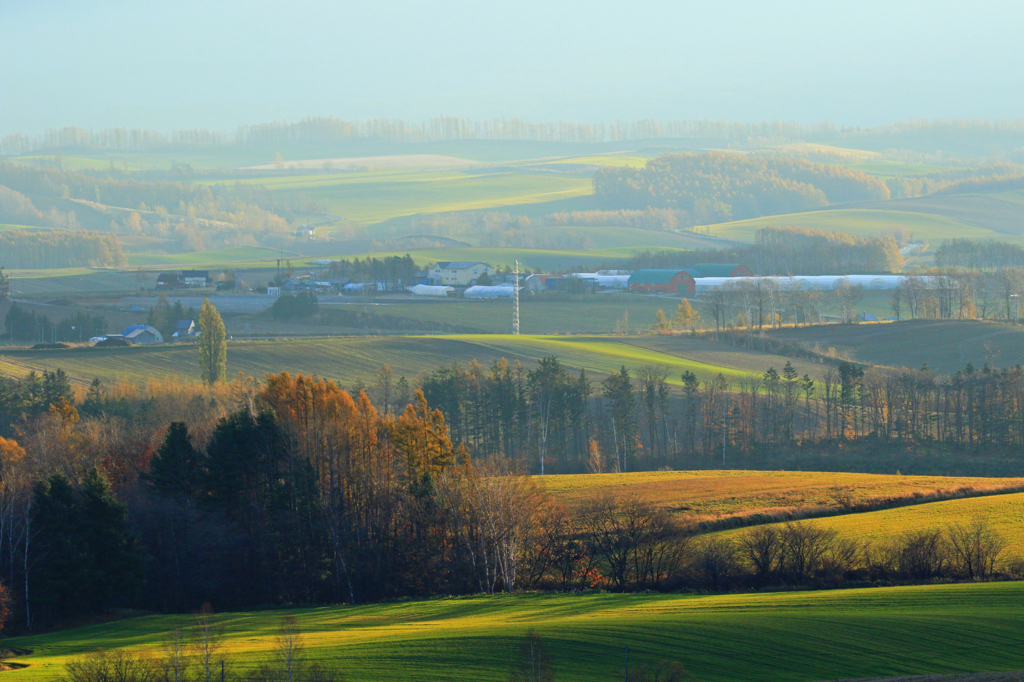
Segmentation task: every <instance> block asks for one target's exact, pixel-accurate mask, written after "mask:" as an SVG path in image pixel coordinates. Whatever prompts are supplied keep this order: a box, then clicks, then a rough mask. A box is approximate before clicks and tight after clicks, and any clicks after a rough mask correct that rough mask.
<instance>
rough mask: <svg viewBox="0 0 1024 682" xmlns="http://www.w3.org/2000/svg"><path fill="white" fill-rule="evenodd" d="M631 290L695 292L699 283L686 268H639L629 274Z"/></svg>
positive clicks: (666, 292) (665, 292)
mask: <svg viewBox="0 0 1024 682" xmlns="http://www.w3.org/2000/svg"><path fill="white" fill-rule="evenodd" d="M628 287H629V290H630V291H632V292H634V293H663V294H684V295H686V294H693V293H694V292H696V290H697V283H696V282H694V279H693V275H691V274H690V273H689V272H687V271H686V270H663V269H648V270H637V271H636V272H634V273H633V274H632V275H630V276H629V282H628Z"/></svg>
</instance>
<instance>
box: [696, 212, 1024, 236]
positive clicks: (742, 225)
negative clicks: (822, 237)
mask: <svg viewBox="0 0 1024 682" xmlns="http://www.w3.org/2000/svg"><path fill="white" fill-rule="evenodd" d="M882 205H884V204H882ZM770 226H776V227H783V226H786V227H788V226H795V227H806V228H810V229H815V230H825V231H826V232H846V233H849V234H854V235H857V236H858V237H880V236H883V235H885V234H886V233H887V232H888V231H890V230H893V229H897V228H904V229H906V230H908V231H909V232H910V233H911V234H912V235H913V237H914V239H924V240H927V241H930V242H932V243H933V244H936V245H937V244H938V242H941V241H942V240H943V239H953V238H957V237H960V238H967V239H996V238H1001V239H1003V238H1006V236H1005V235H1002V234H1000V233H998V232H996V231H994V230H991V229H987V228H984V227H974V226H972V225H969V224H967V223H964V222H960V221H958V220H954V219H951V218H947V217H945V216H942V215H931V214H925V213H915V212H911V211H896V210H881V209H858V208H843V209H833V210H825V211H809V212H807V213H787V214H785V215H775V216H766V217H764V218H753V219H750V220H737V221H734V222H731V223H719V224H717V225H709V226H708V227H707V228H706V229H707V231H708V233H709V234H711V235H714V236H716V237H725V238H727V239H738V240H742V241H753V239H754V234H755V233H756V232H757V230H758V229H760V228H762V227H770ZM700 229H701V231H703V230H704V229H705V228H700ZM1013 241H1019V240H1016V239H1014V240H1013Z"/></svg>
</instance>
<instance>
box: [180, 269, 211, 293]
mask: <svg viewBox="0 0 1024 682" xmlns="http://www.w3.org/2000/svg"><path fill="white" fill-rule="evenodd" d="M181 279H182V281H183V282H184V283H185V286H186V287H188V288H189V289H202V288H203V287H205V286H209V284H210V272H209V271H208V270H182V271H181Z"/></svg>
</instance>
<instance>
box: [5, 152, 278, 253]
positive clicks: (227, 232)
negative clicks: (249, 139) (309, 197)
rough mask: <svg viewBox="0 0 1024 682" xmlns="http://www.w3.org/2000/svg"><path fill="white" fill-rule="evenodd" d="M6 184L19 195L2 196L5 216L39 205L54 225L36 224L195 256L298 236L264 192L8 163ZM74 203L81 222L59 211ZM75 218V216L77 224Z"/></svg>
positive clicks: (268, 195) (46, 219) (244, 188)
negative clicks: (168, 245) (140, 238)
mask: <svg viewBox="0 0 1024 682" xmlns="http://www.w3.org/2000/svg"><path fill="white" fill-rule="evenodd" d="M0 185H3V186H5V187H6V188H9V190H11V191H9V192H7V193H6V196H8V198H7V199H5V198H4V197H5V194H4V191H3V190H0V211H2V210H3V209H2V207H3V206H4V205H6V204H10V205H15V204H16V203H17V204H18V206H20V207H18V208H17V210H18V211H20V212H22V213H23V212H25V211H27V210H29V208H28V207H32V202H33V201H34V202H36V203H38V204H39V205H43V203H44V202H46V203H48V204H50V205H51V208H50V209H49V210H48V211H47V212H46V213H44V214H43V220H44V221H48V222H44V223H31V224H50V223H53V222H54V221H55V220H57V221H58V222H59V219H60V216H61V215H65V217H64V218H63V219H62V220H63V221H64V222H63V223H62V224H61V225H60V226H66V227H74V226H77V224H78V222H80V221H85V222H86V223H87V226H89V227H94V228H98V229H102V230H104V231H111V232H114V233H117V234H127V235H140V234H141V235H146V236H151V237H160V238H164V239H175V238H176V239H178V240H179V241H180V242H181V243H182V246H183V247H184V248H192V249H201V248H203V247H204V246H205V247H206V248H217V247H220V246H226V245H227V246H237V245H252V244H255V243H256V240H264V241H266V240H271V241H273V240H274V239H280V238H281V237H282V236H286V235H287V236H290V235H291V228H290V227H289V225H288V222H287V221H286V220H285V219H284V218H282V217H280V216H279V215H277V213H275V212H274V211H275V210H278V208H279V207H277V206H275V204H274V202H273V199H272V197H271V195H270V193H269V192H267V191H265V190H262V191H261V189H260V188H252V187H246V186H241V185H239V186H237V187H234V188H232V187H228V188H212V187H209V186H200V185H193V184H191V183H188V182H184V181H183V182H167V181H154V182H148V181H141V180H135V179H132V178H123V179H122V178H114V177H102V176H97V175H90V174H88V173H75V172H65V171H59V170H54V169H36V168H28V167H26V166H21V165H17V164H12V163H4V162H0ZM12 192H13V193H14V194H16V195H18V196H20V197H21V198H22V199H24V200H25V201H28V207H26V206H25V205H24V202H23V201H20V200H19V201H17V202H15V199H17V197H11V196H10V195H11V194H12ZM29 197H31V199H32V200H31V201H29ZM69 202H71V203H72V205H74V206H75V207H76V208H77V209H78V211H77V212H78V214H80V215H79V216H77V217H75V214H74V212H71V213H70V214H64V213H62V212H61V211H59V210H58V209H57V208H54V207H56V206H58V205H59V206H65V205H67V204H68V203H69ZM112 207H117V208H112ZM32 208H33V209H34V207H32ZM286 208H287V206H284V207H282V210H283V209H286ZM118 209H124V210H118ZM47 216H49V217H47ZM68 216H71V217H75V222H74V224H73V225H72V224H70V223H69V222H68V221H70V220H71V217H68ZM0 217H2V216H0Z"/></svg>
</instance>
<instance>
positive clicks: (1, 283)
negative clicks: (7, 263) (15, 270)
mask: <svg viewBox="0 0 1024 682" xmlns="http://www.w3.org/2000/svg"><path fill="white" fill-rule="evenodd" d="M9 300H11V278H10V277H8V276H7V275H5V274H4V266H2V265H0V301H9Z"/></svg>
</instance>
